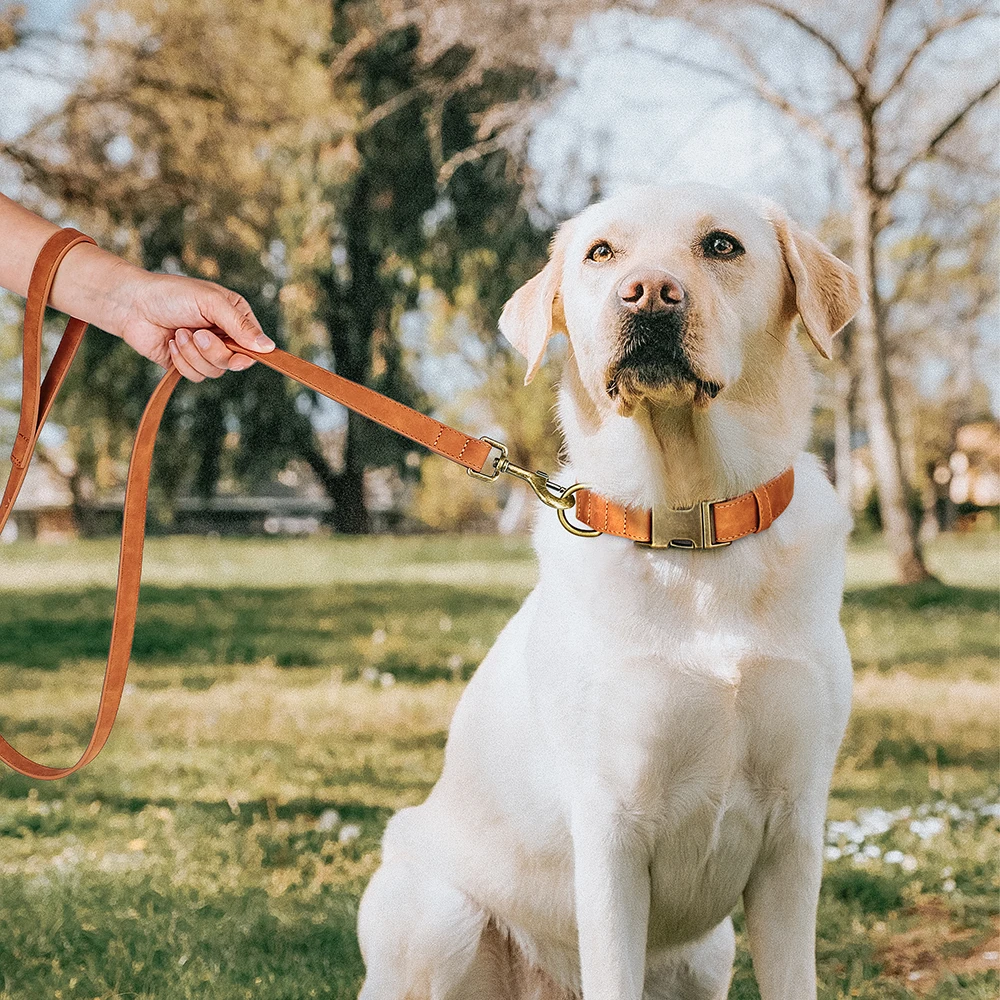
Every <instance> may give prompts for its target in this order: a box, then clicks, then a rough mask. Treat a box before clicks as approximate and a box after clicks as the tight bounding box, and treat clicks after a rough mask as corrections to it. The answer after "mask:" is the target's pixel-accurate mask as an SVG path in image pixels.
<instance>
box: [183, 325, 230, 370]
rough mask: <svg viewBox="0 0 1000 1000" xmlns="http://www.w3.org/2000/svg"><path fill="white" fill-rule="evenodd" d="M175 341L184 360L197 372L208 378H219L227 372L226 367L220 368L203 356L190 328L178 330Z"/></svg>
mask: <svg viewBox="0 0 1000 1000" xmlns="http://www.w3.org/2000/svg"><path fill="white" fill-rule="evenodd" d="M174 343H175V344H176V345H177V349H178V350H179V351H180V353H181V356H182V357H183V358H184V360H185V361H187V363H188V364H189V365H190V366H191V367H192V368H193V369H194V370H195V371H196V372H199V373H200V374H202V375H204V376H205V377H206V378H218V377H219V376H220V375H222V374H223V373H224V372H225V370H226V369H225V368H219V367H218V366H216V365H213V364H212V362H211V361H209V360H208V359H207V358H203V357H202V355H201V352H200V351H199V350H198V345H197V344H196V343H195V342H194V339H193V338H192V336H191V333H190V332H189V331H188V330H178V331H177V336H175V337H174Z"/></svg>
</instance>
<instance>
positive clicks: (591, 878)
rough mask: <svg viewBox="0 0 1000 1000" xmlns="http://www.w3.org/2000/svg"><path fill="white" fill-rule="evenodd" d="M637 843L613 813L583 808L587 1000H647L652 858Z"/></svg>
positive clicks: (577, 828)
mask: <svg viewBox="0 0 1000 1000" xmlns="http://www.w3.org/2000/svg"><path fill="white" fill-rule="evenodd" d="M635 839H636V841H637V840H638V838H635ZM631 841H632V838H631V837H629V835H628V834H627V833H623V831H622V826H621V818H620V817H617V816H615V815H614V814H613V812H612V811H611V810H600V809H597V810H595V809H593V808H590V807H588V808H587V809H582V808H581V809H580V810H577V815H576V817H575V819H574V823H573V860H574V887H575V895H576V919H577V926H578V928H579V939H580V975H581V982H582V985H583V1000H642V991H643V984H644V980H645V976H646V932H647V930H648V926H649V892H650V886H649V858H648V857H647V856H646V853H645V852H644V850H643V849H642V847H641V845H640V844H639V843H638V842H635V843H632V842H631Z"/></svg>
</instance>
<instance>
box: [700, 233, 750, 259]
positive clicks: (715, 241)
mask: <svg viewBox="0 0 1000 1000" xmlns="http://www.w3.org/2000/svg"><path fill="white" fill-rule="evenodd" d="M701 248H702V250H703V251H704V253H705V256H706V257H714V258H715V259H716V260H731V259H732V258H733V257H739V255H740V254H741V253H743V252H744V251H743V245H742V244H741V243H740V241H739V240H738V239H737V238H736V237H735V236H730V235H729V233H723V232H719V231H718V230H716V231H715V232H712V233H709V234H708V236H706V237H705V238H704V239H703V240H702V241H701Z"/></svg>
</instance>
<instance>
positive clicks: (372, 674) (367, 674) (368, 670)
mask: <svg viewBox="0 0 1000 1000" xmlns="http://www.w3.org/2000/svg"><path fill="white" fill-rule="evenodd" d="M361 676H362V678H363V679H364V680H366V681H367V682H368V683H369V684H377V683H378V676H379V674H378V671H377V670H376V669H375V668H374V667H365V669H364V670H362V671H361Z"/></svg>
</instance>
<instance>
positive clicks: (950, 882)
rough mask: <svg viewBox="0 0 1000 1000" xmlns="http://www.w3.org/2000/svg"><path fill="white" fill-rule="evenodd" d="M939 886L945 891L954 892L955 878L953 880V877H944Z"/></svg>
mask: <svg viewBox="0 0 1000 1000" xmlns="http://www.w3.org/2000/svg"><path fill="white" fill-rule="evenodd" d="M941 888H942V889H943V890H944V891H945V892H954V891H955V880H954V879H953V878H946V879H945V880H944V881H943V882H942V883H941Z"/></svg>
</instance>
